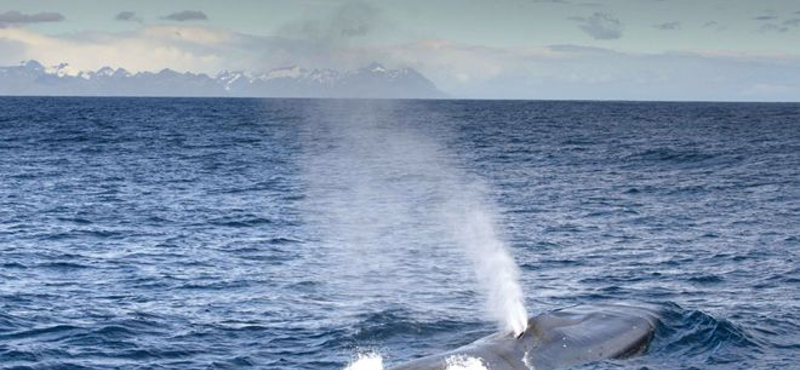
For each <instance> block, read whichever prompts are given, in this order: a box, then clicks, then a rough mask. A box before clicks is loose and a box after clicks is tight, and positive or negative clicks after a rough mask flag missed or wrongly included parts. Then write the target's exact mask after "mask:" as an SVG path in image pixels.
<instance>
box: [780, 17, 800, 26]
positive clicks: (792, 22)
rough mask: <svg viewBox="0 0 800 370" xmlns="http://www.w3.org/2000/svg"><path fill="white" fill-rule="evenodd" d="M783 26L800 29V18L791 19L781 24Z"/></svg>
mask: <svg viewBox="0 0 800 370" xmlns="http://www.w3.org/2000/svg"><path fill="white" fill-rule="evenodd" d="M783 25H784V26H790V27H800V18H793V19H789V20H786V21H784V22H783Z"/></svg>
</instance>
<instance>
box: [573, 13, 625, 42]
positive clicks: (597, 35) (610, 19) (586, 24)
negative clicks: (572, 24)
mask: <svg viewBox="0 0 800 370" xmlns="http://www.w3.org/2000/svg"><path fill="white" fill-rule="evenodd" d="M569 19H570V20H573V21H576V22H578V23H579V24H580V28H581V30H583V32H585V33H586V34H587V35H589V36H591V37H593V38H594V39H596V40H613V39H618V38H620V37H622V28H623V26H622V22H620V20H619V19H617V18H615V17H614V16H612V15H611V14H608V13H601V12H595V13H594V14H592V16H591V17H588V18H585V17H571V18H569Z"/></svg>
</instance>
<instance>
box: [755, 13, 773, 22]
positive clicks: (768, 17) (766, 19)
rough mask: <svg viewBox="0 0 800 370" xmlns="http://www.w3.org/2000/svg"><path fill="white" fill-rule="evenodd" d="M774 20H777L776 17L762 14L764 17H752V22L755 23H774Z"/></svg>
mask: <svg viewBox="0 0 800 370" xmlns="http://www.w3.org/2000/svg"><path fill="white" fill-rule="evenodd" d="M776 19H778V16H777V15H775V14H764V15H759V16H756V17H753V20H756V21H774V20H776Z"/></svg>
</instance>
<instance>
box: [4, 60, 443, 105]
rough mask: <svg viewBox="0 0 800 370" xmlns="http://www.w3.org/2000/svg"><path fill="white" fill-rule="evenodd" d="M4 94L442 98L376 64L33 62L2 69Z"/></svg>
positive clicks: (401, 72)
mask: <svg viewBox="0 0 800 370" xmlns="http://www.w3.org/2000/svg"><path fill="white" fill-rule="evenodd" d="M0 95H75V96H81V95H88V96H240V97H245V96H252V97H309V98H311V97H321V98H324V97H332V98H348V97H353V98H362V97H363V98H439V97H443V96H444V94H443V93H442V92H441V91H439V89H437V88H436V86H435V85H434V84H433V82H431V81H430V80H428V79H427V78H425V76H423V75H422V74H420V73H419V72H417V71H415V70H413V69H411V68H403V69H388V68H386V67H384V66H382V65H380V64H377V63H373V64H371V65H369V66H366V67H364V68H359V69H357V70H353V71H347V72H339V71H336V70H332V69H305V68H301V67H297V66H293V67H287V68H279V69H274V70H271V71H268V72H266V73H262V74H253V73H248V72H244V71H223V72H220V73H218V74H217V75H216V76H214V77H211V76H208V75H206V74H195V73H190V72H186V73H179V72H176V71H173V70H171V69H164V70H162V71H160V72H157V73H153V72H137V73H130V72H128V71H126V70H125V69H122V68H117V69H114V68H111V67H103V68H101V69H99V70H97V71H80V70H77V69H75V68H72V67H70V66H69V65H68V64H66V63H62V64H59V65H56V66H52V67H45V66H43V65H42V64H41V63H39V62H37V61H34V60H30V61H26V62H22V63H20V65H18V66H13V67H0Z"/></svg>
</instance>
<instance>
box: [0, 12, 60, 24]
mask: <svg viewBox="0 0 800 370" xmlns="http://www.w3.org/2000/svg"><path fill="white" fill-rule="evenodd" d="M63 20H64V16H63V15H61V13H55V12H42V13H36V14H23V13H20V12H18V11H13V10H12V11H8V12H5V13H0V25H19V24H30V23H43V22H61V21H63Z"/></svg>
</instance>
